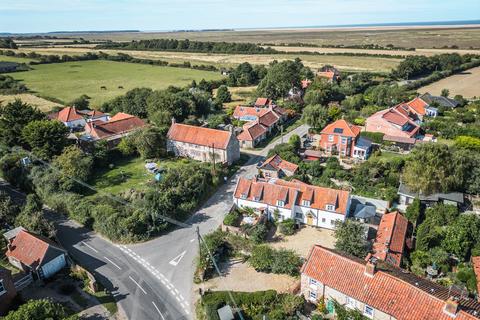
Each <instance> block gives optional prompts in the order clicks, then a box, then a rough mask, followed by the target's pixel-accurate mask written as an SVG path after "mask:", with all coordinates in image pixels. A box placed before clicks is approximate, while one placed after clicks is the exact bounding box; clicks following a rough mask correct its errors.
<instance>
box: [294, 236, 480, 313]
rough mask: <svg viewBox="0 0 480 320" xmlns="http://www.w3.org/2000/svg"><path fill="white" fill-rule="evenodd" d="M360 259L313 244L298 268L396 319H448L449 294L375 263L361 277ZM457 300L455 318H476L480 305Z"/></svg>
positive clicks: (361, 264)
mask: <svg viewBox="0 0 480 320" xmlns="http://www.w3.org/2000/svg"><path fill="white" fill-rule="evenodd" d="M365 264H366V262H365V261H364V260H361V259H358V258H355V257H350V256H347V255H344V254H341V253H339V252H337V251H335V250H331V249H327V248H324V247H322V246H319V245H315V246H314V247H313V248H312V250H311V251H310V254H309V256H308V258H307V261H306V262H305V264H304V265H303V267H302V274H304V275H306V276H308V277H310V278H313V279H315V280H317V281H318V282H320V283H322V284H325V285H326V286H328V287H330V288H333V289H335V290H337V291H340V292H341V293H343V294H345V295H347V296H349V297H352V298H354V299H355V300H358V301H361V302H363V303H366V304H368V305H369V306H371V307H373V308H375V309H377V310H380V311H382V312H384V313H386V314H388V315H390V316H392V317H394V318H395V319H399V320H403V319H405V320H410V319H415V320H433V319H435V320H451V319H452V318H451V317H450V316H449V315H447V314H446V313H445V312H444V311H443V308H444V305H445V301H446V300H447V299H449V298H450V297H451V296H452V295H454V294H453V293H452V292H449V290H448V288H445V287H443V286H441V285H439V284H436V283H434V282H431V281H428V280H426V279H423V278H420V277H417V276H415V275H413V274H411V273H409V272H407V271H405V270H402V269H400V268H396V267H394V266H389V265H388V264H385V263H382V262H379V263H378V264H377V267H376V268H377V271H376V272H375V274H374V275H373V277H372V276H368V275H366V274H365ZM458 298H459V311H458V312H457V314H456V317H455V319H458V320H464V319H478V318H477V317H475V316H473V315H472V314H473V313H474V312H477V314H480V304H479V303H477V302H476V301H475V300H472V299H467V298H460V297H458Z"/></svg>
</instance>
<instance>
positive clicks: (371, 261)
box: [364, 253, 377, 278]
mask: <svg viewBox="0 0 480 320" xmlns="http://www.w3.org/2000/svg"><path fill="white" fill-rule="evenodd" d="M365 260H366V261H367V264H366V265H365V271H364V274H365V275H366V276H367V277H371V278H373V276H374V275H375V271H376V269H377V259H376V258H374V257H373V256H372V254H371V253H369V254H368V255H367V257H366V258H365Z"/></svg>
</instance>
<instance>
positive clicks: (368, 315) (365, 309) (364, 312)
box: [363, 304, 375, 319]
mask: <svg viewBox="0 0 480 320" xmlns="http://www.w3.org/2000/svg"><path fill="white" fill-rule="evenodd" d="M369 309H371V313H368V311H367V310H369ZM374 314H375V309H374V308H373V307H372V306H369V305H368V304H365V307H364V308H363V315H364V316H366V317H367V318H369V319H373V316H374Z"/></svg>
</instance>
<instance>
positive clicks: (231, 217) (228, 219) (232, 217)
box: [223, 210, 242, 226]
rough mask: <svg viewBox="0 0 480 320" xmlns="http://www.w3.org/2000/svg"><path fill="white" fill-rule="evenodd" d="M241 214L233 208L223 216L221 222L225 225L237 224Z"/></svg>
mask: <svg viewBox="0 0 480 320" xmlns="http://www.w3.org/2000/svg"><path fill="white" fill-rule="evenodd" d="M241 217H242V214H241V213H240V211H238V210H233V211H231V212H229V213H227V215H226V216H225V218H223V224H224V225H226V226H238V223H239V221H240V218H241Z"/></svg>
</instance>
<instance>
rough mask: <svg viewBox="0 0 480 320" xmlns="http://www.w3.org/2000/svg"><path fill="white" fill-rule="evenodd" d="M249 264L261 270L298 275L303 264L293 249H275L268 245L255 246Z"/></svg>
mask: <svg viewBox="0 0 480 320" xmlns="http://www.w3.org/2000/svg"><path fill="white" fill-rule="evenodd" d="M248 262H249V264H250V265H251V266H252V267H253V268H254V269H255V270H257V271H260V272H267V273H269V272H273V273H276V274H288V275H290V276H296V275H298V273H299V268H300V266H301V264H302V260H301V258H300V257H299V256H298V255H297V254H295V252H294V251H292V250H285V249H280V250H275V249H272V248H271V247H269V246H267V245H259V246H256V247H255V248H253V250H252V255H251V257H250V259H249V260H248Z"/></svg>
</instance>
